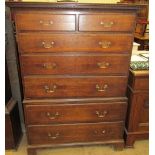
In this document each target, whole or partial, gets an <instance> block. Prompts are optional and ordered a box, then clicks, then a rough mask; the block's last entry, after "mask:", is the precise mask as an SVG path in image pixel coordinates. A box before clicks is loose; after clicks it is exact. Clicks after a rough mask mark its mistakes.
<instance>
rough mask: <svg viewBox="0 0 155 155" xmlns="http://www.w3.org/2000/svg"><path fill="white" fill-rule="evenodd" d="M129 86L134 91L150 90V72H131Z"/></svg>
mask: <svg viewBox="0 0 155 155" xmlns="http://www.w3.org/2000/svg"><path fill="white" fill-rule="evenodd" d="M128 85H129V87H131V88H132V90H133V91H142V90H149V71H148V70H144V71H143V70H142V71H140V70H139V71H133V70H130V72H129V79H128Z"/></svg>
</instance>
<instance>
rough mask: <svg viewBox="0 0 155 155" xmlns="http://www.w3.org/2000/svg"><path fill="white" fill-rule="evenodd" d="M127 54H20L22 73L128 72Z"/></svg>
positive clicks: (95, 73)
mask: <svg viewBox="0 0 155 155" xmlns="http://www.w3.org/2000/svg"><path fill="white" fill-rule="evenodd" d="M128 63H129V56H128V55H119V54H118V55H116V54H115V55H112V54H111V55H99V56H94V55H90V56H89V55H84V56H81V55H77V56H75V54H74V55H67V56H66V55H58V56H52V55H22V56H21V69H22V73H23V75H50V74H52V75H54V74H55V75H56V74H74V75H75V74H82V75H84V74H86V75H88V74H93V75H102V74H124V75H126V74H127V72H128Z"/></svg>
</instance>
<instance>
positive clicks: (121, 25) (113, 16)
mask: <svg viewBox="0 0 155 155" xmlns="http://www.w3.org/2000/svg"><path fill="white" fill-rule="evenodd" d="M134 26H135V14H126V13H124V14H123V13H104V14H87V15H79V31H133V30H134Z"/></svg>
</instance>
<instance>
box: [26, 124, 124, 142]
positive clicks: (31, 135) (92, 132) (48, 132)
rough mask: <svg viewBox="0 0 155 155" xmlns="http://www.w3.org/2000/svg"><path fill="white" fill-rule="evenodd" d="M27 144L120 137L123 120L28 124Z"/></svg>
mask: <svg viewBox="0 0 155 155" xmlns="http://www.w3.org/2000/svg"><path fill="white" fill-rule="evenodd" d="M27 131H28V132H27V134H28V143H29V144H63V143H74V142H79V143H80V142H90V141H107V140H118V139H121V138H122V135H123V134H122V133H123V122H118V123H117V122H116V123H96V124H95V123H93V124H76V125H44V126H28V127H27Z"/></svg>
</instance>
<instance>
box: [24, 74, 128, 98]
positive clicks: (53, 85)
mask: <svg viewBox="0 0 155 155" xmlns="http://www.w3.org/2000/svg"><path fill="white" fill-rule="evenodd" d="M23 81H24V96H25V98H57V97H59V98H64V97H65V98H67V97H112V96H113V97H114V96H115V97H118V96H119V97H121V96H125V91H126V84H127V77H126V76H99V77H95V76H90V77H88V76H85V77H84V76H82V77H80V76H79V77H74V76H41V77H40V76H27V77H24V80H23Z"/></svg>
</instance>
